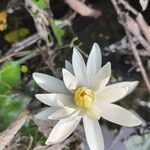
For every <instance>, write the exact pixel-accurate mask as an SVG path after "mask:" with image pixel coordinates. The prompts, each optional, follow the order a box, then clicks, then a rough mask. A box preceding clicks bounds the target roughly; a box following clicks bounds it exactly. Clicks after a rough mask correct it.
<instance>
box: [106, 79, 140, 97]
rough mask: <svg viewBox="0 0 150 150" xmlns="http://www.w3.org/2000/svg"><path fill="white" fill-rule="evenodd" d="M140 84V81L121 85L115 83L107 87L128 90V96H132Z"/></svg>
mask: <svg viewBox="0 0 150 150" xmlns="http://www.w3.org/2000/svg"><path fill="white" fill-rule="evenodd" d="M138 84H139V82H138V81H125V82H120V83H115V84H111V85H109V86H107V88H119V87H120V88H128V92H127V94H126V95H128V94H130V93H131V92H132V91H133V90H134V89H135V88H136V87H137V86H138Z"/></svg>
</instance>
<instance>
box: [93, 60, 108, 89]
mask: <svg viewBox="0 0 150 150" xmlns="http://www.w3.org/2000/svg"><path fill="white" fill-rule="evenodd" d="M110 76H111V63H110V62H108V63H107V64H106V65H105V66H103V67H102V68H101V69H100V70H99V72H98V73H97V74H96V76H95V78H94V79H93V81H92V84H91V89H93V90H94V91H101V90H102V89H103V88H104V87H105V86H106V84H107V83H108V81H109V79H110Z"/></svg>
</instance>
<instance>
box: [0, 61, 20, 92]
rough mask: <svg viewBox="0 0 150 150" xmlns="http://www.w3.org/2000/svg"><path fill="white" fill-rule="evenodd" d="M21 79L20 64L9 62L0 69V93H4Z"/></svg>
mask: <svg viewBox="0 0 150 150" xmlns="http://www.w3.org/2000/svg"><path fill="white" fill-rule="evenodd" d="M20 81H21V71H20V64H19V63H18V62H9V63H7V64H5V65H3V66H2V69H1V70H0V94H3V93H5V92H6V91H7V90H9V89H11V88H12V87H15V86H17V85H18V84H19V83H20Z"/></svg>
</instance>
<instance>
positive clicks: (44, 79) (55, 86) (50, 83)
mask: <svg viewBox="0 0 150 150" xmlns="http://www.w3.org/2000/svg"><path fill="white" fill-rule="evenodd" d="M33 79H34V80H35V81H36V83H37V84H38V85H39V86H40V87H41V88H43V89H44V90H45V91H47V92H54V93H63V94H70V92H69V90H68V89H67V88H66V86H65V84H64V83H63V81H61V80H59V79H56V78H54V77H52V76H49V75H46V74H43V73H33Z"/></svg>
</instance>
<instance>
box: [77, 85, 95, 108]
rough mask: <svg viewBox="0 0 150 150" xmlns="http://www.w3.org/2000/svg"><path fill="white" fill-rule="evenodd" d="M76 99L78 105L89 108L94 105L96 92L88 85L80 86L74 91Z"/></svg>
mask: <svg viewBox="0 0 150 150" xmlns="http://www.w3.org/2000/svg"><path fill="white" fill-rule="evenodd" d="M74 101H75V104H76V105H77V106H78V107H81V108H82V109H88V108H90V107H91V106H92V104H93V101H94V93H93V91H92V90H90V89H88V88H86V87H80V88H78V89H77V90H76V92H75V93H74Z"/></svg>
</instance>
